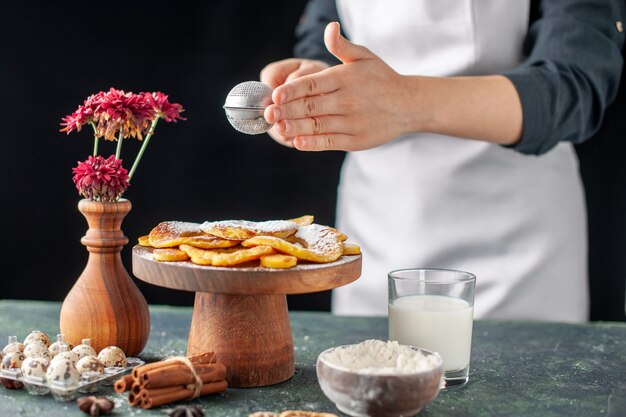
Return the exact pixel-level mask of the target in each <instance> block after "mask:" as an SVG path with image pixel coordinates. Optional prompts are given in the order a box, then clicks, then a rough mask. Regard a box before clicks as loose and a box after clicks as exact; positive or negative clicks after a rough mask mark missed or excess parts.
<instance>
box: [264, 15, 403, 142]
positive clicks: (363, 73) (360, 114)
mask: <svg viewBox="0 0 626 417" xmlns="http://www.w3.org/2000/svg"><path fill="white" fill-rule="evenodd" d="M324 42H325V43H326V47H327V48H328V50H329V51H330V52H331V53H332V54H333V55H335V56H336V57H337V58H338V59H340V60H341V61H342V63H343V64H341V65H337V66H334V67H331V68H328V69H325V70H323V71H321V72H317V73H315V74H311V75H306V76H303V77H300V78H297V79H294V80H292V81H290V82H288V83H286V84H283V85H281V86H279V87H277V88H276V89H275V90H274V92H273V95H272V99H273V101H274V103H275V104H272V105H270V106H268V107H267V108H266V110H265V119H266V120H267V121H268V122H270V123H276V126H275V129H276V130H277V131H278V132H279V133H280V134H281V135H282V136H284V137H286V138H293V145H294V146H295V147H296V148H297V149H299V150H303V151H322V150H344V151H357V150H363V149H369V148H373V147H375V146H379V145H382V144H384V143H386V142H389V141H390V140H391V139H393V138H395V137H397V136H399V135H401V134H403V133H407V132H409V131H411V130H412V128H411V123H414V122H415V120H414V118H415V115H411V114H410V106H409V105H408V103H409V102H410V101H411V95H412V93H411V91H409V90H410V88H414V86H415V84H412V87H411V86H409V85H408V83H406V82H405V78H406V77H403V76H401V75H400V74H398V73H396V72H395V71H394V70H393V69H391V68H390V67H389V66H388V65H387V64H386V63H385V62H383V60H381V59H380V58H379V57H378V56H376V55H375V54H373V53H372V52H371V51H369V50H368V49H367V48H365V47H363V46H360V45H356V44H353V43H351V42H350V41H348V40H347V39H345V38H344V37H343V36H341V34H340V33H339V24H338V23H336V22H333V23H330V24H329V25H328V26H327V27H326V31H325V34H324Z"/></svg>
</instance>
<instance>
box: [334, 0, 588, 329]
mask: <svg viewBox="0 0 626 417" xmlns="http://www.w3.org/2000/svg"><path fill="white" fill-rule="evenodd" d="M337 8H338V11H339V16H340V19H341V21H342V24H343V25H342V28H343V29H344V30H345V32H346V34H347V35H348V37H349V38H350V39H351V40H352V41H353V42H355V43H358V44H362V45H365V46H367V47H368V48H369V49H370V50H372V51H373V52H374V53H376V54H377V55H378V56H380V57H381V58H382V59H383V60H384V61H385V62H387V63H388V64H389V65H391V67H392V68H394V69H395V70H396V71H398V72H399V73H401V74H405V75H409V74H413V75H418V74H419V75H431V76H454V75H475V74H493V73H498V72H501V71H503V70H506V69H510V68H513V67H515V66H516V65H517V64H518V63H519V62H520V60H521V59H522V55H521V50H522V43H523V40H524V37H525V35H526V30H527V26H528V9H529V4H528V1H522V0H431V1H428V0H387V1H378V0H359V1H349V0H344V1H342V0H337ZM337 225H338V228H339V229H340V230H342V231H344V232H346V233H347V234H348V236H350V241H353V242H354V243H358V244H360V245H361V248H362V252H363V273H362V275H361V278H360V279H359V280H357V281H356V282H354V283H352V284H350V285H347V286H345V287H342V288H338V289H336V290H335V292H334V293H333V299H332V300H333V302H332V307H333V312H334V313H336V314H349V315H385V314H386V313H387V273H388V272H389V271H391V270H393V269H399V268H409V267H431V268H452V269H461V270H465V271H469V272H472V273H474V274H476V275H477V286H476V298H475V317H476V318H497V319H513V318H514V319H537V320H555V321H572V322H574V321H585V320H586V319H587V312H588V306H587V305H588V293H587V277H586V267H587V255H586V253H587V243H586V216H585V207H584V195H583V189H582V185H581V181H580V178H579V174H578V162H577V159H576V156H575V152H574V150H573V147H572V146H571V145H570V144H569V143H561V144H559V145H558V146H557V147H555V148H554V149H553V150H551V151H550V152H548V153H547V154H545V155H542V156H540V157H535V156H527V155H522V154H520V153H518V152H516V151H514V150H511V149H506V148H503V147H501V146H498V145H491V144H488V143H485V142H481V141H473V140H467V139H459V138H454V137H448V136H442V135H435V134H429V133H420V134H412V135H407V136H403V137H399V138H397V139H395V140H394V141H392V142H390V143H388V144H386V145H384V146H381V147H378V148H375V149H371V150H367V151H360V152H353V153H349V154H348V155H347V156H346V160H345V163H344V166H343V168H342V175H341V181H340V185H339V195H338V213H337Z"/></svg>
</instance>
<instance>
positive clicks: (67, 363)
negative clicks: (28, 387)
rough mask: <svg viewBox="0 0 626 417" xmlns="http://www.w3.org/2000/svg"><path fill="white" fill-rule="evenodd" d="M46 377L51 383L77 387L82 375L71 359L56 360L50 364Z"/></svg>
mask: <svg viewBox="0 0 626 417" xmlns="http://www.w3.org/2000/svg"><path fill="white" fill-rule="evenodd" d="M46 377H47V378H48V382H49V383H53V382H61V383H64V384H66V385H76V384H78V380H79V379H80V374H79V373H78V371H77V370H76V368H75V367H74V364H73V363H72V361H71V360H69V359H63V358H58V355H57V358H55V359H54V360H53V361H52V362H50V366H48V371H47V372H46Z"/></svg>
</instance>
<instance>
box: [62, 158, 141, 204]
mask: <svg viewBox="0 0 626 417" xmlns="http://www.w3.org/2000/svg"><path fill="white" fill-rule="evenodd" d="M72 171H73V172H74V176H73V178H72V179H73V180H74V184H76V188H77V189H78V192H79V193H80V194H81V195H82V196H83V197H85V198H90V199H92V200H95V201H107V202H113V201H117V200H118V199H119V198H120V197H121V196H122V194H124V191H126V189H127V188H128V185H129V183H128V179H129V178H128V171H126V169H125V168H124V167H122V160H121V159H116V158H115V156H114V155H111V156H109V157H108V158H107V159H104V158H103V157H102V156H100V155H98V156H95V157H94V156H90V157H89V158H87V160H86V161H84V162H79V163H78V165H77V166H76V168H73V169H72Z"/></svg>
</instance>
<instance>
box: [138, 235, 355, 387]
mask: <svg viewBox="0 0 626 417" xmlns="http://www.w3.org/2000/svg"><path fill="white" fill-rule="evenodd" d="M133 273H134V274H135V276H136V277H137V278H139V279H142V280H144V281H146V282H149V283H152V284H155V285H159V286H163V287H167V288H173V289H179V290H186V291H194V292H196V299H195V304H194V313H193V318H192V321H191V329H190V332H189V342H188V345H187V353H188V354H194V353H200V352H208V351H213V352H215V353H216V354H217V360H218V361H219V362H221V363H223V364H224V365H226V367H227V369H228V385H229V386H232V387H259V386H265V385H272V384H277V383H279V382H283V381H286V380H287V379H289V378H291V377H292V376H293V374H294V347H293V338H292V336H291V327H290V325H289V315H288V309H287V298H286V294H303V293H310V292H316V291H324V290H329V289H332V288H336V287H339V286H341V285H345V284H348V283H350V282H352V281H354V280H356V279H357V278H358V277H359V276H360V274H361V256H360V255H357V256H343V257H341V258H340V259H339V260H337V261H335V262H331V263H328V264H302V265H298V266H296V267H294V268H290V269H267V268H262V267H254V266H251V267H240V268H222V267H209V266H200V265H195V264H192V263H191V262H158V261H155V260H153V259H152V249H151V248H145V247H141V246H135V247H134V248H133Z"/></svg>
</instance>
